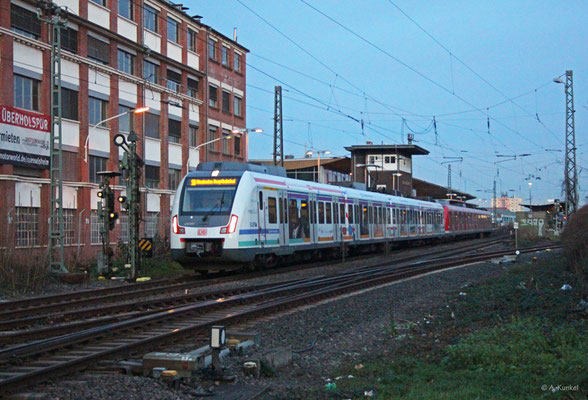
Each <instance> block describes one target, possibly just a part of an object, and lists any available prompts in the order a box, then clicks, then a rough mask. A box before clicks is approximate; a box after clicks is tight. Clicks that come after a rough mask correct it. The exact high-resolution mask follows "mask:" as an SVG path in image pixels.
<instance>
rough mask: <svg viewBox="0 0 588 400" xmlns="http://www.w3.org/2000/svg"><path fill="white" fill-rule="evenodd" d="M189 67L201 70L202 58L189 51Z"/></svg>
mask: <svg viewBox="0 0 588 400" xmlns="http://www.w3.org/2000/svg"><path fill="white" fill-rule="evenodd" d="M188 66H189V67H192V68H194V69H196V70H200V56H199V55H198V54H196V53H192V52H191V51H188Z"/></svg>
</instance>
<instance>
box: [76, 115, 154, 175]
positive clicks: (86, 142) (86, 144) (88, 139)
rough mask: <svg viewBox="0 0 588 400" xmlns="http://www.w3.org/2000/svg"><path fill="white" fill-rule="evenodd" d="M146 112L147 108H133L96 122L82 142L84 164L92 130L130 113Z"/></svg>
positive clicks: (86, 159) (86, 160) (86, 161)
mask: <svg viewBox="0 0 588 400" xmlns="http://www.w3.org/2000/svg"><path fill="white" fill-rule="evenodd" d="M147 111H149V107H139V108H135V109H134V110H129V111H125V112H124V113H120V114H118V115H115V116H114V117H110V118H106V119H105V120H102V121H100V122H98V123H97V124H96V125H92V126H91V127H90V130H89V131H88V136H86V141H85V142H84V162H85V163H86V164H87V163H88V143H89V142H90V133H92V129H95V128H97V127H99V126H100V125H102V124H103V123H105V122H108V121H112V120H113V119H117V118H120V117H122V116H125V115H127V114H131V113H133V114H142V113H144V112H147Z"/></svg>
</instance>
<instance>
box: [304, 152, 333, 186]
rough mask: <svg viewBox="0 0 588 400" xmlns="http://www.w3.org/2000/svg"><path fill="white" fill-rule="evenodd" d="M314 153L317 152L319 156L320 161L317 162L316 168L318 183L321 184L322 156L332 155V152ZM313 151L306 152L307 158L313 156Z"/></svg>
mask: <svg viewBox="0 0 588 400" xmlns="http://www.w3.org/2000/svg"><path fill="white" fill-rule="evenodd" d="M314 152H316V154H317V156H318V161H317V166H316V174H317V176H316V182H317V183H321V154H324V155H327V154H331V152H330V151H329V150H315V151H314ZM312 154H313V151H312V150H308V151H307V152H306V155H307V156H312Z"/></svg>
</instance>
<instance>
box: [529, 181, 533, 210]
mask: <svg viewBox="0 0 588 400" xmlns="http://www.w3.org/2000/svg"><path fill="white" fill-rule="evenodd" d="M531 186H533V182H529V210H531V211H533V209H532V208H531V205H532V204H533V198H532V197H531Z"/></svg>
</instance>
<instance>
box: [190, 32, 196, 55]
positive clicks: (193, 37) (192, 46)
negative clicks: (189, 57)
mask: <svg viewBox="0 0 588 400" xmlns="http://www.w3.org/2000/svg"><path fill="white" fill-rule="evenodd" d="M197 40H198V33H197V32H196V31H193V30H192V29H188V50H190V51H193V52H194V53H197V52H198V42H197Z"/></svg>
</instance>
